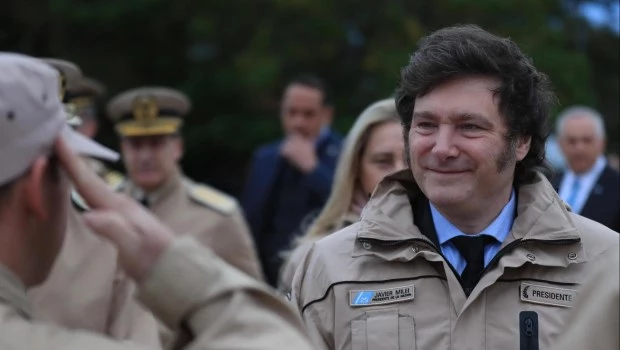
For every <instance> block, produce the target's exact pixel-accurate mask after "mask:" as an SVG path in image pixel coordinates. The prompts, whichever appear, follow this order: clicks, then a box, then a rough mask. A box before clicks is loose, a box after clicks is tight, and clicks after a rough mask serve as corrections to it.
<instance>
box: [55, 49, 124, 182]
mask: <svg viewBox="0 0 620 350" xmlns="http://www.w3.org/2000/svg"><path fill="white" fill-rule="evenodd" d="M43 60H44V61H45V62H46V63H48V64H50V65H51V66H52V67H54V68H56V69H57V70H58V71H59V72H62V73H63V77H64V78H63V81H62V82H61V84H64V94H63V103H64V104H65V106H66V109H67V110H68V111H69V114H70V115H71V116H72V118H70V119H69V123H70V125H71V126H73V128H75V130H77V131H78V132H79V133H81V134H82V135H85V136H88V137H89V138H91V139H92V138H94V137H95V136H96V134H97V131H98V129H99V120H98V116H97V101H98V100H99V99H101V98H103V96H104V95H105V91H106V88H105V86H104V85H103V84H102V83H101V82H99V81H97V80H94V79H92V78H89V77H86V76H84V75H82V71H81V69H80V68H79V67H78V66H77V65H75V64H74V63H73V62H69V61H66V60H63V59H58V58H44V59H43ZM85 161H86V163H87V164H88V165H89V166H90V167H92V168H93V170H95V172H96V173H97V174H98V175H99V176H101V177H102V178H103V179H104V180H105V181H106V182H107V183H108V184H110V185H111V186H112V187H115V186H117V185H118V184H120V182H121V181H122V180H123V175H122V174H121V173H119V172H117V171H114V170H112V169H109V168H108V167H107V166H106V164H105V163H103V162H102V161H101V160H99V159H95V158H92V157H89V158H85Z"/></svg>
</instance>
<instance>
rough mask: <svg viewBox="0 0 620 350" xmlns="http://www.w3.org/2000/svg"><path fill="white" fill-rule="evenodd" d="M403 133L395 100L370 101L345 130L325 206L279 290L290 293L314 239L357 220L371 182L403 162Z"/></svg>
mask: <svg viewBox="0 0 620 350" xmlns="http://www.w3.org/2000/svg"><path fill="white" fill-rule="evenodd" d="M403 140H404V138H403V135H402V128H401V126H400V121H399V119H398V114H397V112H396V104H395V102H394V99H391V98H390V99H385V100H381V101H378V102H375V103H373V104H372V105H370V106H369V107H368V108H366V110H364V111H363V112H362V114H361V115H360V116H359V117H358V118H357V120H356V121H355V124H354V125H353V127H352V128H351V130H350V131H349V134H348V135H347V139H346V141H345V144H344V148H343V150H342V153H341V155H340V160H339V161H338V166H337V168H336V174H335V176H334V183H333V185H332V191H331V194H330V197H329V199H328V200H327V203H326V204H325V207H324V208H323V210H322V211H321V213H320V214H319V216H318V217H317V218H316V220H315V221H314V222H313V223H312V225H311V226H310V228H309V229H308V230H307V231H306V233H305V235H304V236H302V237H301V238H300V239H299V240H298V241H297V247H296V248H295V249H294V250H293V251H292V253H291V254H290V255H289V257H288V259H287V261H286V263H285V264H284V265H283V267H282V271H281V276H280V283H279V286H278V289H279V290H280V291H281V292H282V293H283V294H285V295H288V293H290V290H291V285H292V282H293V275H294V273H295V270H296V269H297V266H298V265H299V262H300V261H301V259H302V258H303V256H304V254H305V253H306V252H307V250H308V249H309V248H310V246H311V245H312V242H314V241H316V240H319V239H321V238H322V237H325V236H327V235H329V234H331V233H333V232H336V231H338V230H339V229H341V228H343V227H345V226H348V225H350V224H352V223H354V222H356V221H358V220H359V216H360V212H361V210H362V208H363V207H364V205H365V204H366V202H367V201H368V198H369V197H370V194H371V193H372V191H373V190H374V188H375V186H377V184H378V183H379V181H381V179H383V177H385V176H386V175H388V174H391V173H393V172H395V171H397V170H401V169H404V168H405V167H406V165H405V160H404V150H405V145H404V141H403Z"/></svg>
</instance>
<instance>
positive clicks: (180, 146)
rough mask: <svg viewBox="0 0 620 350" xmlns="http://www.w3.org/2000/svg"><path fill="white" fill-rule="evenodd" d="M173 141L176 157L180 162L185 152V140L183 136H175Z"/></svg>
mask: <svg viewBox="0 0 620 350" xmlns="http://www.w3.org/2000/svg"><path fill="white" fill-rule="evenodd" d="M172 142H173V147H174V150H173V152H174V159H175V160H176V161H177V162H179V161H180V160H181V158H183V154H184V153H185V142H184V141H183V138H182V137H181V136H175V137H174V138H173V140H172Z"/></svg>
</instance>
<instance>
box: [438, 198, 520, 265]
mask: <svg viewBox="0 0 620 350" xmlns="http://www.w3.org/2000/svg"><path fill="white" fill-rule="evenodd" d="M429 205H430V207H431V214H432V216H433V223H434V224H435V231H437V239H438V240H439V244H440V246H441V247H440V248H441V252H442V253H443V255H444V256H445V257H446V259H447V260H448V262H449V263H450V264H451V265H452V266H453V267H454V269H455V270H456V271H457V272H458V273H459V274H460V275H462V274H463V271H464V270H465V266H466V265H467V262H466V261H465V258H463V257H462V256H461V253H459V250H458V249H456V247H455V246H454V245H453V244H452V242H450V240H451V239H452V238H454V237H457V236H469V237H475V236H480V235H482V234H485V235H489V236H492V237H494V238H495V239H496V241H495V242H493V243H490V244H487V245H486V247H484V266H485V267H486V266H487V265H488V264H489V262H491V260H493V257H495V254H497V252H498V251H499V249H500V248H501V246H502V243H503V242H504V240H505V239H506V237H507V236H508V234H509V233H510V230H511V229H512V223H513V221H514V220H515V208H516V205H517V204H516V199H515V191H514V190H513V191H512V194H511V195H510V200H509V201H508V204H506V205H505V206H504V209H502V211H501V212H500V213H499V215H498V216H497V217H496V218H495V220H493V222H491V224H490V225H489V226H488V227H487V228H485V229H484V230H482V232H480V233H478V234H476V235H468V234H465V233H463V232H462V231H461V230H459V229H458V228H456V226H454V225H452V223H450V221H448V219H446V218H445V217H444V216H443V215H441V213H440V212H439V211H438V210H437V208H435V206H433V205H432V204H430V202H429Z"/></svg>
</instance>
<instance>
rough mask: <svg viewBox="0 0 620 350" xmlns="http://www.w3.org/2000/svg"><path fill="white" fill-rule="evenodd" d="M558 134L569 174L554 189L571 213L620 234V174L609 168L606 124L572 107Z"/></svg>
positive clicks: (591, 111) (561, 176)
mask: <svg viewBox="0 0 620 350" xmlns="http://www.w3.org/2000/svg"><path fill="white" fill-rule="evenodd" d="M556 132H557V135H558V141H559V144H560V148H561V150H562V153H563V154H564V157H565V158H566V164H567V170H566V171H565V172H563V173H560V174H558V175H557V176H556V177H555V179H554V184H553V185H554V187H555V189H556V191H558V193H559V194H560V197H561V198H562V200H564V201H565V202H566V203H567V204H568V205H570V207H571V208H572V211H573V212H575V213H577V214H580V215H582V216H585V217H587V218H588V219H591V220H594V221H597V222H599V223H601V224H603V225H605V226H607V227H609V228H610V229H612V230H614V231H616V232H618V231H620V214H619V213H620V174H619V173H618V171H617V170H614V169H613V168H612V167H610V166H609V164H608V163H607V160H606V159H605V156H604V155H603V153H604V152H605V123H604V121H603V118H602V117H601V115H600V114H599V113H598V112H597V111H595V110H594V109H592V108H589V107H585V106H572V107H569V108H567V109H566V110H564V111H563V112H562V113H561V114H560V116H559V117H558V121H557V125H556Z"/></svg>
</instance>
